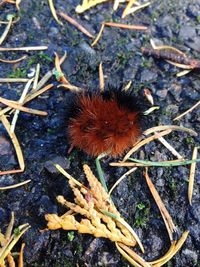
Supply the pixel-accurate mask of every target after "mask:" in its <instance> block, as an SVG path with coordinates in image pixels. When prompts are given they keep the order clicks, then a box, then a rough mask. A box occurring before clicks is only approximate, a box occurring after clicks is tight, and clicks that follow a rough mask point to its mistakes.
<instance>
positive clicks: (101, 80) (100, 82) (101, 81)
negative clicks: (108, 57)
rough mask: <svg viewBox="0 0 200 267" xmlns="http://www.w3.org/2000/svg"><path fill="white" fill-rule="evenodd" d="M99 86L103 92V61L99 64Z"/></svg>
mask: <svg viewBox="0 0 200 267" xmlns="http://www.w3.org/2000/svg"><path fill="white" fill-rule="evenodd" d="M99 88H100V92H103V91H104V88H105V81H104V75H103V67H102V62H101V63H100V64H99Z"/></svg>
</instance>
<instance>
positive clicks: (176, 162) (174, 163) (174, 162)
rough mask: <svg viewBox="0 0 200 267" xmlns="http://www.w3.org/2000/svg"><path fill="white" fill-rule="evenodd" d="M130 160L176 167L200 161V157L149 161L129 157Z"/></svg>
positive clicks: (154, 165) (157, 165) (148, 164)
mask: <svg viewBox="0 0 200 267" xmlns="http://www.w3.org/2000/svg"><path fill="white" fill-rule="evenodd" d="M129 160H131V161H133V162H136V163H141V164H144V166H146V167H148V166H152V167H176V166H182V165H189V164H191V163H193V162H200V159H196V160H166V161H149V160H139V159H133V158H129Z"/></svg>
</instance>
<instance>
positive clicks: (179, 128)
mask: <svg viewBox="0 0 200 267" xmlns="http://www.w3.org/2000/svg"><path fill="white" fill-rule="evenodd" d="M167 129H169V130H173V131H183V132H186V133H189V134H192V135H194V136H198V134H197V132H195V131H194V130H191V129H189V128H186V127H183V126H178V125H160V126H156V127H152V128H149V129H148V130H146V131H144V132H143V134H144V135H149V134H151V133H153V132H157V131H163V130H167Z"/></svg>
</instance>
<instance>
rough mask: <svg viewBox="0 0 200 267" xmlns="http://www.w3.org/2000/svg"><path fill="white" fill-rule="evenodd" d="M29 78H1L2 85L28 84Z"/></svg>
mask: <svg viewBox="0 0 200 267" xmlns="http://www.w3.org/2000/svg"><path fill="white" fill-rule="evenodd" d="M29 80H30V79H27V78H0V83H27V82H28V81H29Z"/></svg>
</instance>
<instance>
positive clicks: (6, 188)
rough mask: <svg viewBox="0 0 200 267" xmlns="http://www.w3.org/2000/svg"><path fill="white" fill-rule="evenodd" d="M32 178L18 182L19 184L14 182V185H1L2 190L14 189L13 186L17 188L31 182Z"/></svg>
mask: <svg viewBox="0 0 200 267" xmlns="http://www.w3.org/2000/svg"><path fill="white" fill-rule="evenodd" d="M30 182H31V180H26V181H24V182H21V183H18V184H14V185H9V186H4V187H0V190H8V189H13V188H17V187H20V186H22V185H25V184H28V183H30Z"/></svg>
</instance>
